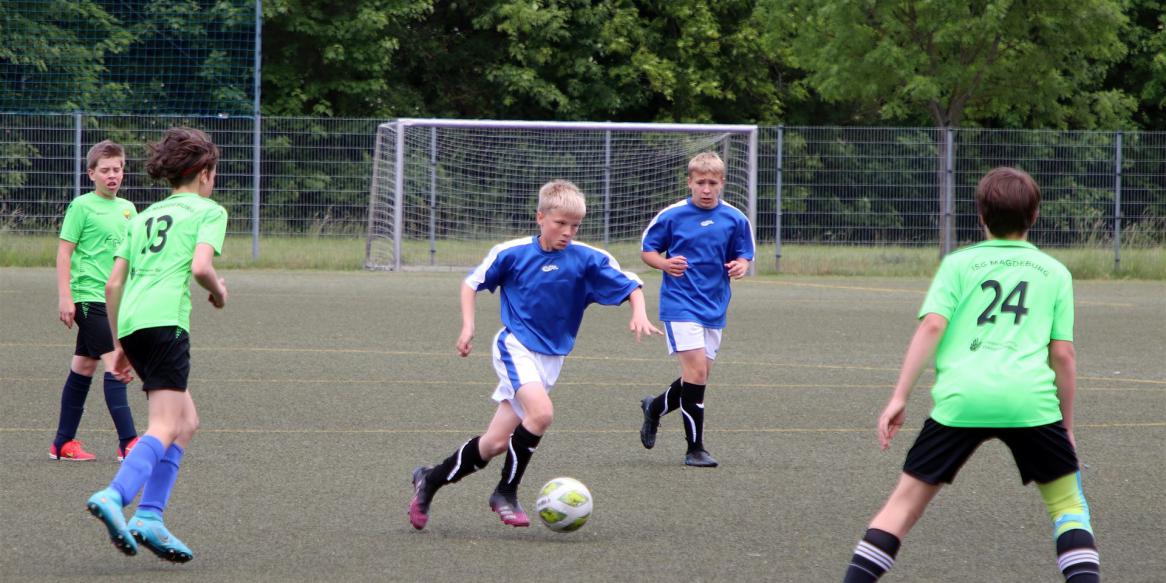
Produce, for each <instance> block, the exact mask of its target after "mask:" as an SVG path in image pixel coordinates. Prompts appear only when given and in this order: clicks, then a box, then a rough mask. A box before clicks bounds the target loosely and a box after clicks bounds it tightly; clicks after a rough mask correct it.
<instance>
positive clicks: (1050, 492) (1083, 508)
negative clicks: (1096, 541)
mask: <svg viewBox="0 0 1166 583" xmlns="http://www.w3.org/2000/svg"><path fill="white" fill-rule="evenodd" d="M1037 489H1038V490H1040V495H1041V498H1043V499H1044V501H1045V508H1047V509H1048V511H1049V518H1050V519H1051V520H1052V521H1053V539H1056V538H1058V537H1060V536H1061V535H1062V534H1064V533H1066V532H1068V531H1070V530H1073V529H1081V530H1084V531H1086V532H1088V533H1090V534H1092V533H1093V526H1092V525H1090V524H1089V503H1087V502H1086V501H1085V493H1084V492H1083V491H1082V490H1081V472H1075V473H1072V474H1068V475H1065V476H1061V477H1060V478H1057V479H1056V480H1053V481H1052V482H1048V483H1047V484H1037Z"/></svg>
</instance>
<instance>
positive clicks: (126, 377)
mask: <svg viewBox="0 0 1166 583" xmlns="http://www.w3.org/2000/svg"><path fill="white" fill-rule="evenodd" d="M112 358H113V368H112V370H110V371H109V374H111V375H113V376H114V378H116V379H117V380H119V381H121V382H123V383H128V382H130V381H132V380H134V367H133V366H131V365H130V359H129V358H127V357H126V353H125V351H123V350H122V349H121V346H115V347H114V348H113V357H112Z"/></svg>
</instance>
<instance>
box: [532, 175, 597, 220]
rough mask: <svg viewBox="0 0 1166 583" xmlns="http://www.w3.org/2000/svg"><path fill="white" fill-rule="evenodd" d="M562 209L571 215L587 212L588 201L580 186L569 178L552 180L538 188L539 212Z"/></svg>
mask: <svg viewBox="0 0 1166 583" xmlns="http://www.w3.org/2000/svg"><path fill="white" fill-rule="evenodd" d="M552 211H562V212H564V213H566V214H569V215H575V216H579V217H581V216H583V215H585V214H587V202H586V201H585V200H584V199H583V193H582V192H581V191H580V190H579V187H578V186H575V184H574V183H572V182H570V181H568V180H552V181H550V182H548V183H546V184H544V185H543V186H542V188H540V189H538V212H540V213H543V214H547V213H550V212H552Z"/></svg>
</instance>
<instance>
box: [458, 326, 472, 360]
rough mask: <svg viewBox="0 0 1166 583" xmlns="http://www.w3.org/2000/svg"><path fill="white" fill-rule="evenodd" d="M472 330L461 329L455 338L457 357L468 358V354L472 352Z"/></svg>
mask: <svg viewBox="0 0 1166 583" xmlns="http://www.w3.org/2000/svg"><path fill="white" fill-rule="evenodd" d="M473 340H474V329H473V328H462V333H461V334H460V335H459V336H458V338H457V353H458V355H459V356H463V357H465V356H469V355H470V352H471V351H473V350H474V345H473Z"/></svg>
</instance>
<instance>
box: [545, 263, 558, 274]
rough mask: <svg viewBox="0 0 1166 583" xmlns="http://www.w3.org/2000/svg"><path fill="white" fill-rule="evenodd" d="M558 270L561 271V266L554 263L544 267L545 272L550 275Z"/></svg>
mask: <svg viewBox="0 0 1166 583" xmlns="http://www.w3.org/2000/svg"><path fill="white" fill-rule="evenodd" d="M557 269H559V266H558V265H555V264H554V263H552V264H550V265H544V266H543V272H545V273H550V272H552V271H556V270H557Z"/></svg>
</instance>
